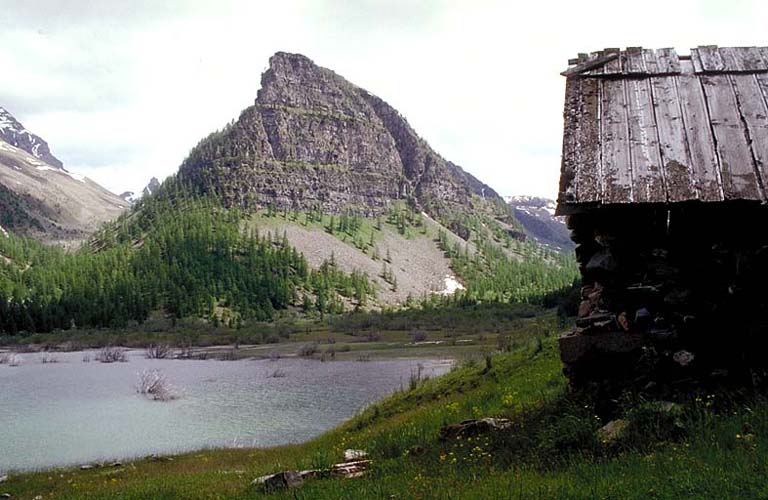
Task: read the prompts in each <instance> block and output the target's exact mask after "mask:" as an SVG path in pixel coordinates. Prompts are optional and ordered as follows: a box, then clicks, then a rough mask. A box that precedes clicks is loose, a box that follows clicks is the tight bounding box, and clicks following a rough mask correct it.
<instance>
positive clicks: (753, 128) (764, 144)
mask: <svg viewBox="0 0 768 500" xmlns="http://www.w3.org/2000/svg"><path fill="white" fill-rule="evenodd" d="M729 78H730V80H731V83H732V84H733V88H734V90H735V92H736V99H737V101H738V104H739V112H740V113H741V120H742V122H743V124H744V125H746V128H747V133H748V138H749V146H750V147H751V149H752V156H753V158H754V160H755V164H756V167H757V175H758V176H760V181H761V182H760V187H761V190H762V191H761V195H762V196H763V197H765V185H766V181H768V104H766V100H765V98H764V97H763V93H762V91H761V90H760V86H759V85H758V81H757V78H755V75H749V74H743V75H731V76H730V77H729Z"/></svg>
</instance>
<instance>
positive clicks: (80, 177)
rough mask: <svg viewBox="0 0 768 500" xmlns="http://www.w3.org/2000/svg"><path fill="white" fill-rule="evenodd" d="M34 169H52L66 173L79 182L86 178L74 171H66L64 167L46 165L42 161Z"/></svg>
mask: <svg viewBox="0 0 768 500" xmlns="http://www.w3.org/2000/svg"><path fill="white" fill-rule="evenodd" d="M35 169H36V170H40V171H46V170H53V171H54V172H58V173H60V174H64V175H68V176H70V177H72V178H73V179H75V180H76V181H80V182H83V183H84V182H85V180H86V179H87V177H86V176H84V175H80V174H76V173H74V172H67V171H66V170H64V169H61V168H56V167H51V166H49V165H46V164H44V163H43V164H40V165H38V166H37V167H35Z"/></svg>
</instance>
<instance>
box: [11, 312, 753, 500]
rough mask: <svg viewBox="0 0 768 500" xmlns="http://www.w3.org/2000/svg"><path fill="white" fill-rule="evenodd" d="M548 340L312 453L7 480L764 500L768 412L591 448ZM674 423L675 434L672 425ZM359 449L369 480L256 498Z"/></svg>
mask: <svg viewBox="0 0 768 500" xmlns="http://www.w3.org/2000/svg"><path fill="white" fill-rule="evenodd" d="M551 326H552V329H551V330H550V332H549V335H548V336H543V337H539V338H537V339H534V340H532V341H529V342H528V343H527V344H520V345H518V347H516V348H511V349H510V350H509V351H508V352H500V353H496V354H494V355H493V356H490V357H488V358H486V359H483V360H478V359H470V360H468V361H465V362H464V363H462V364H461V365H460V366H459V367H457V368H456V369H454V370H453V371H452V372H450V373H448V374H446V375H444V376H442V377H440V378H438V379H433V380H427V381H422V382H418V383H414V384H412V387H411V388H409V389H406V390H403V391H401V392H398V393H396V394H394V395H392V396H391V397H389V398H387V399H386V400H384V401H382V402H381V403H378V404H376V405H373V406H371V407H369V408H367V409H366V410H365V411H363V412H362V413H361V414H359V415H358V416H356V417H355V418H353V419H352V420H350V421H349V422H347V423H345V424H343V425H342V426H340V427H339V428H337V429H334V430H332V431H330V432H328V433H326V434H324V435H322V436H320V437H319V438H317V439H314V440H312V441H310V442H307V443H304V444H300V445H292V446H283V447H277V448H270V449H229V450H207V451H199V452H193V453H189V454H185V455H180V456H174V457H170V458H167V459H163V458H157V457H155V458H148V459H145V460H141V461H137V462H132V463H125V464H120V465H116V466H105V467H101V468H94V469H92V470H79V469H76V470H71V469H70V470H53V471H43V472H39V473H31V474H24V475H19V476H12V477H10V478H9V479H8V480H7V481H6V482H4V483H0V493H6V492H7V493H9V494H10V495H12V498H29V499H33V498H44V499H45V498H56V499H97V498H98V499H118V498H119V499H147V498H152V499H177V498H205V499H214V498H306V499H316V498H401V499H411V498H439V499H453V498H455V499H459V498H462V499H463V498H470V499H473V498H478V499H493V498H515V499H516V498H552V499H555V498H556V499H565V498H584V499H586V498H590V499H592V498H607V499H613V498H615V499H622V500H625V499H635V498H637V499H640V498H642V499H646V498H719V499H726V498H765V497H766V495H768V479H766V477H768V403H766V402H765V401H763V400H762V399H760V398H757V397H755V396H739V397H735V396H734V397H730V396H729V397H726V396H725V395H719V394H700V395H691V397H690V399H689V400H687V401H686V402H685V404H684V405H682V406H681V408H683V409H682V410H680V412H679V413H676V414H675V415H674V418H673V419H672V420H673V421H668V420H669V419H668V418H667V416H665V415H663V414H660V413H658V412H655V411H654V410H653V408H654V407H653V406H652V403H643V402H635V403H636V404H635V405H634V406H627V408H626V411H625V415H623V417H624V418H626V419H628V421H629V422H630V424H629V431H628V433H627V435H626V436H624V437H622V438H620V439H618V440H616V441H610V442H609V441H607V440H601V439H599V438H598V437H597V435H598V434H597V430H598V429H600V428H601V427H602V426H603V425H604V424H605V423H606V422H605V421H603V420H602V419H601V418H600V417H599V416H597V415H595V414H594V413H595V411H594V410H593V407H592V406H591V404H590V401H589V399H588V398H587V397H586V396H580V395H577V394H573V393H571V392H569V391H568V390H567V387H566V382H565V379H564V378H563V376H562V374H561V363H560V360H559V357H558V355H557V351H556V342H555V340H554V337H555V334H556V330H557V327H556V325H555V323H554V322H553V323H552V324H551ZM480 417H506V418H510V419H511V420H512V423H513V425H512V428H511V429H507V430H504V431H496V432H492V433H489V434H483V435H479V436H474V437H472V436H465V437H464V439H459V438H454V439H448V440H441V439H440V438H439V431H440V428H441V427H443V426H445V425H449V424H455V423H458V422H461V421H463V420H465V419H470V418H480ZM667 424H669V425H667ZM348 448H352V449H363V450H367V451H368V452H369V454H370V458H371V459H372V460H373V468H372V470H371V471H370V473H369V474H368V475H366V476H364V477H361V478H357V479H313V480H308V481H307V482H305V484H304V485H303V486H301V487H299V488H298V489H295V490H290V491H277V492H271V493H270V492H264V491H261V490H260V489H258V488H256V487H253V486H251V485H250V483H251V481H252V480H253V479H254V478H256V477H258V476H262V475H265V474H270V473H274V472H278V471H282V470H304V469H308V468H322V467H328V466H330V465H331V464H333V463H336V462H339V461H341V459H342V455H343V451H344V450H345V449H348Z"/></svg>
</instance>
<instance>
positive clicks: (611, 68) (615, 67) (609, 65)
mask: <svg viewBox="0 0 768 500" xmlns="http://www.w3.org/2000/svg"><path fill="white" fill-rule="evenodd" d="M605 54H606V56H607V55H610V54H618V55H619V57H614V58H613V59H611V60H610V61H608V62H606V63H605V64H604V65H603V74H604V75H620V74H621V73H622V68H623V63H624V61H623V60H624V59H625V56H624V54H623V53H621V52H620V51H619V50H617V49H616V50H614V49H606V50H605Z"/></svg>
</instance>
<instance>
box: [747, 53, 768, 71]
mask: <svg viewBox="0 0 768 500" xmlns="http://www.w3.org/2000/svg"><path fill="white" fill-rule="evenodd" d="M740 51H741V59H742V64H743V66H744V70H745V71H766V70H768V60H767V59H764V58H763V55H762V54H761V52H760V49H759V48H757V47H744V48H742V49H740Z"/></svg>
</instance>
